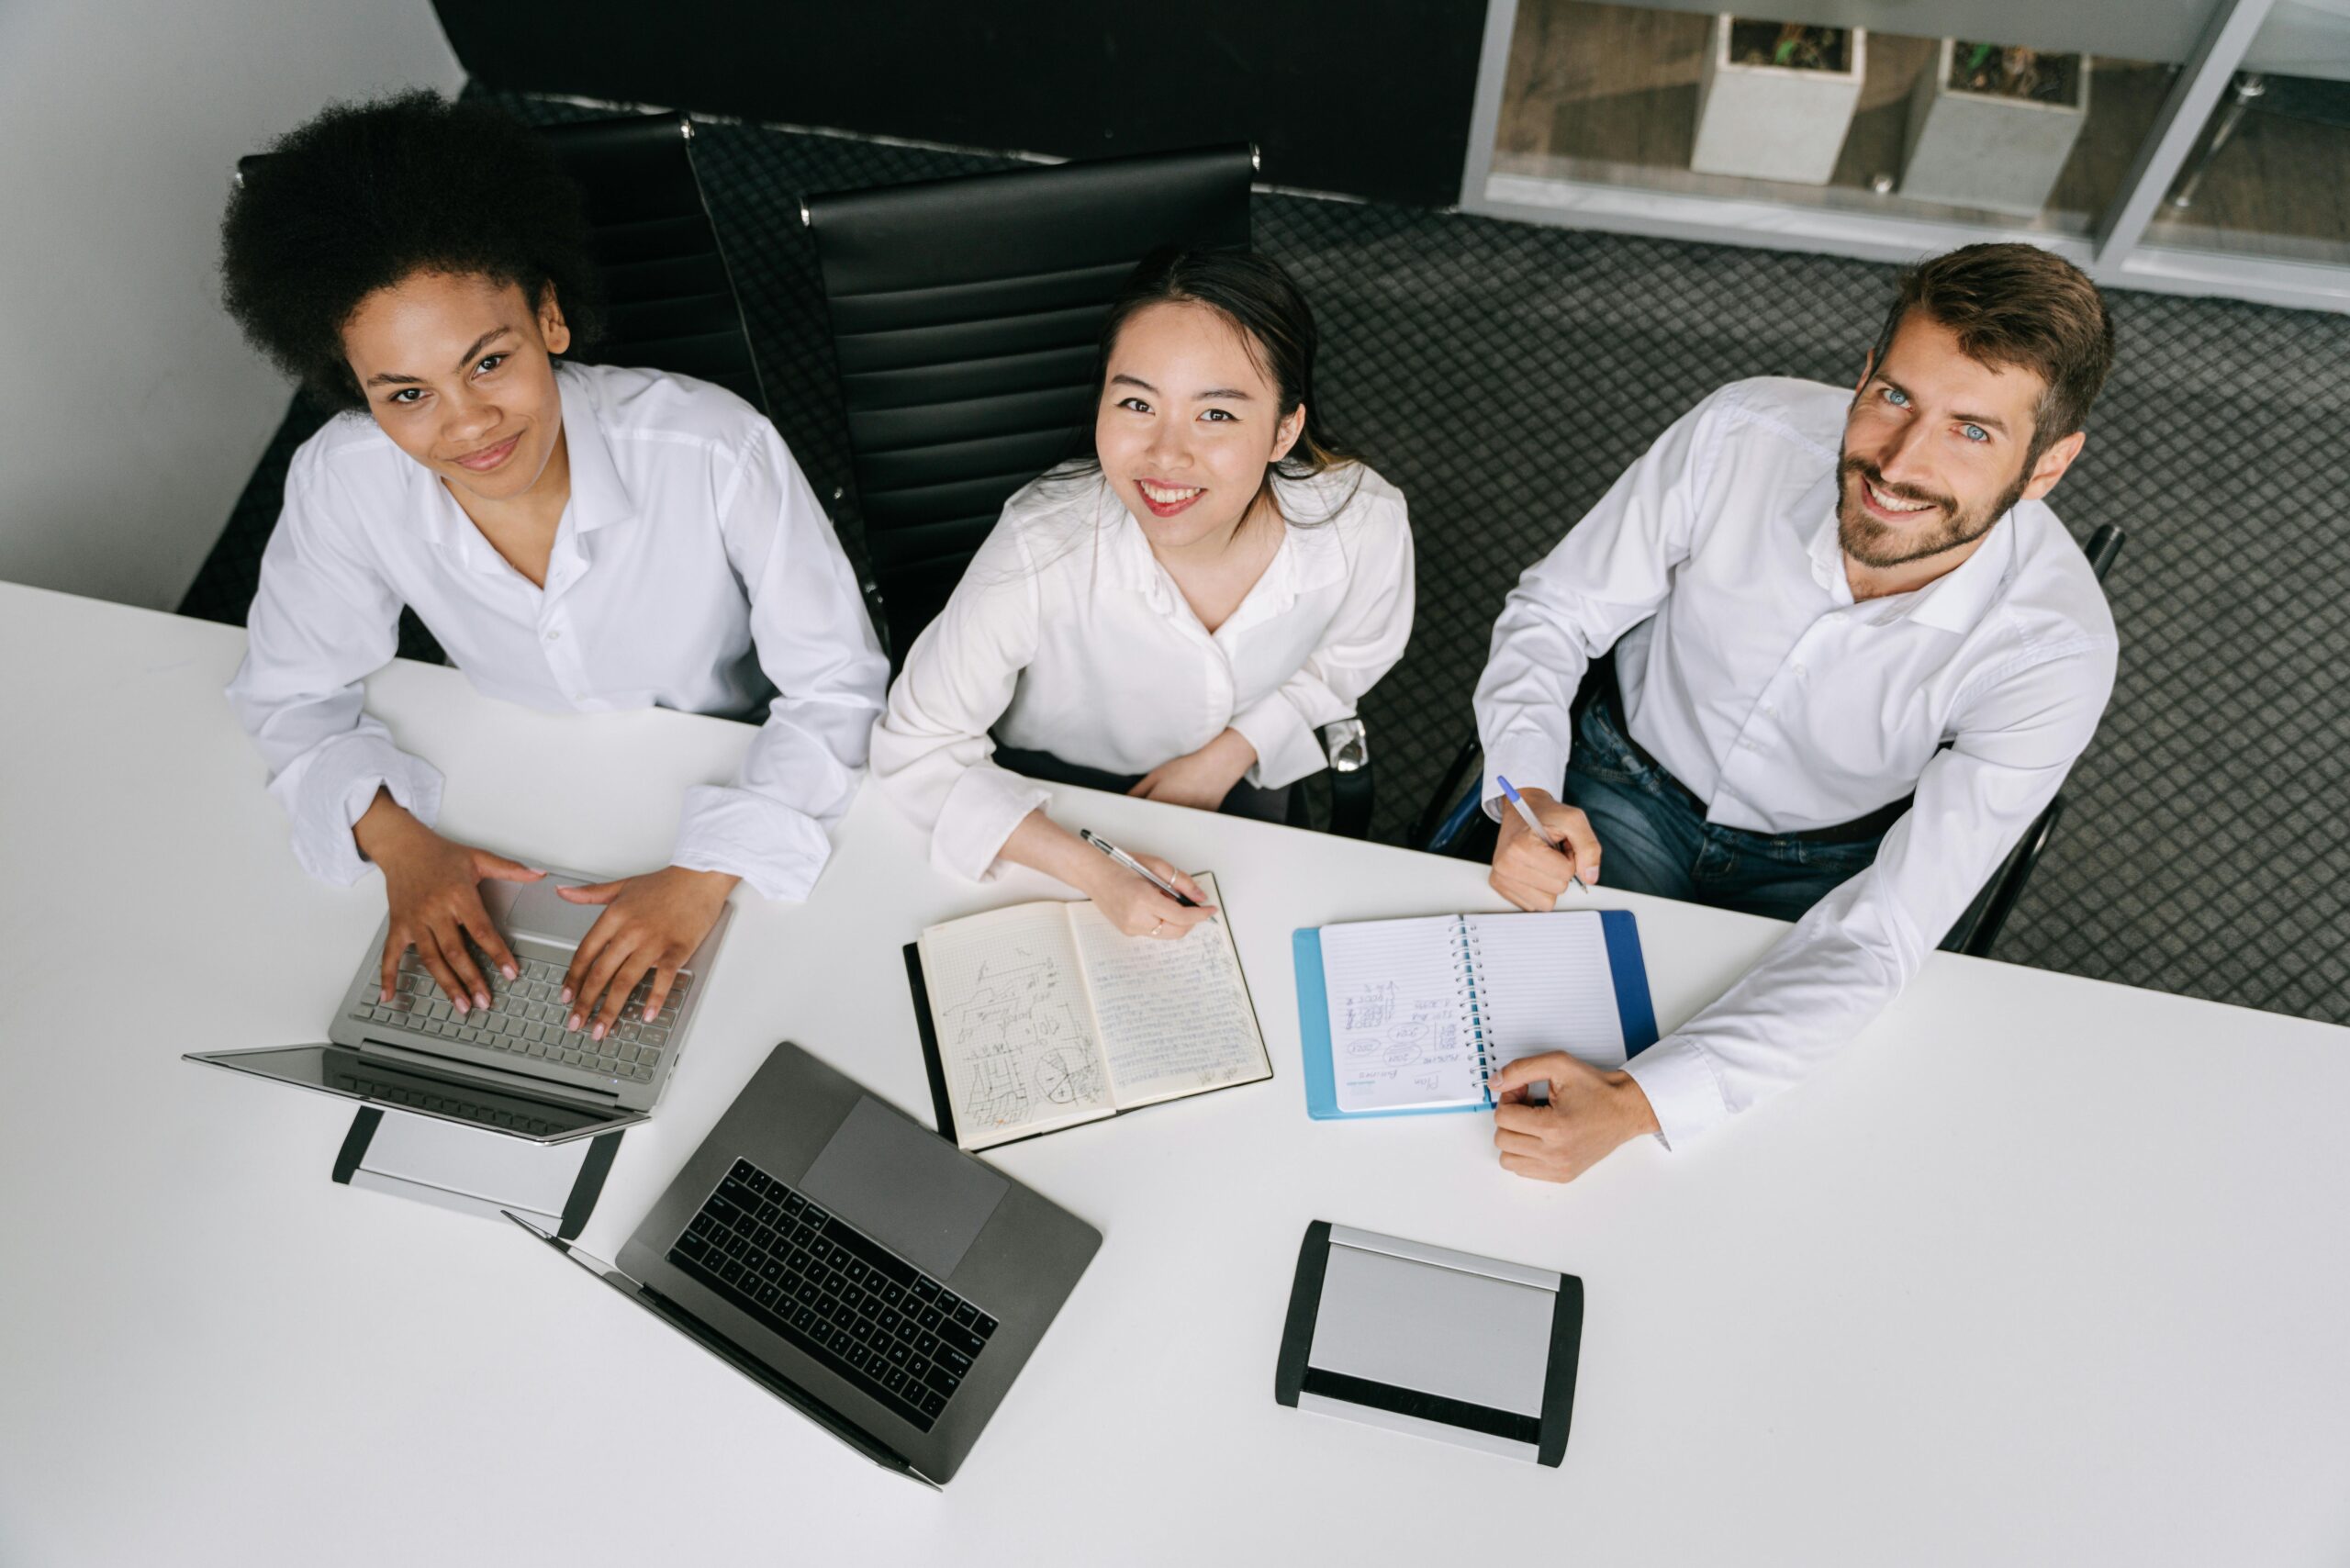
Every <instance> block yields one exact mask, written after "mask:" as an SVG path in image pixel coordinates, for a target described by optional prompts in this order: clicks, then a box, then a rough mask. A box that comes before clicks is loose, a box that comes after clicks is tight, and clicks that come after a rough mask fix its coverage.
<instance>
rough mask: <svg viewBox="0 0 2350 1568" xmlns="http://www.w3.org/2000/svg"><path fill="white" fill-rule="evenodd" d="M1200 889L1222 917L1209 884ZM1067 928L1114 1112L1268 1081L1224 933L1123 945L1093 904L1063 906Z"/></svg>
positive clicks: (1228, 933) (1218, 923) (1208, 880)
mask: <svg viewBox="0 0 2350 1568" xmlns="http://www.w3.org/2000/svg"><path fill="white" fill-rule="evenodd" d="M1198 881H1199V883H1200V886H1201V889H1202V890H1203V891H1204V892H1206V894H1207V895H1208V899H1207V902H1210V903H1212V904H1215V905H1217V906H1218V907H1219V908H1220V907H1222V905H1223V903H1224V898H1223V895H1222V894H1220V893H1219V892H1217V890H1216V886H1215V879H1214V877H1212V876H1209V875H1207V874H1206V873H1204V872H1203V873H1202V874H1201V875H1200V877H1199V878H1198ZM1069 929H1070V930H1071V932H1072V933H1073V934H1074V935H1075V937H1076V941H1077V951H1078V955H1079V958H1080V961H1081V962H1082V963H1083V964H1084V966H1085V978H1086V984H1087V989H1088V991H1090V992H1091V996H1092V1000H1093V1010H1094V1014H1095V1016H1096V1017H1097V1018H1098V1019H1099V1021H1100V1023H1101V1027H1102V1048H1103V1052H1104V1054H1105V1055H1106V1057H1107V1058H1108V1060H1109V1065H1110V1079H1111V1088H1112V1092H1113V1094H1114V1096H1115V1098H1116V1101H1117V1103H1118V1106H1119V1108H1120V1109H1122V1110H1123V1109H1126V1108H1129V1107H1132V1106H1136V1105H1147V1104H1150V1103H1154V1102H1156V1101H1159V1100H1172V1099H1176V1098H1179V1097H1180V1096H1182V1095H1185V1094H1197V1093H1199V1092H1201V1091H1203V1090H1207V1089H1221V1088H1224V1087H1225V1085H1227V1084H1233V1083H1248V1082H1254V1081H1256V1080H1258V1079H1260V1078H1270V1077H1271V1076H1272V1062H1271V1060H1270V1058H1268V1056H1267V1055H1266V1053H1265V1039H1264V1036H1262V1035H1261V1034H1260V1033H1259V1032H1258V1028H1257V1013H1256V1009H1255V1008H1253V1007H1251V1006H1250V1005H1249V1002H1248V984H1247V982H1246V981H1244V980H1242V979H1241V975H1240V955H1239V953H1238V952H1237V950H1236V949H1235V948H1234V947H1233V945H1232V927H1231V926H1230V925H1229V924H1225V922H1224V921H1223V920H1222V919H1218V920H1215V921H1213V922H1209V923H1206V924H1200V925H1195V926H1193V927H1192V930H1191V933H1190V935H1186V936H1184V937H1182V938H1181V939H1180V940H1178V941H1173V942H1169V941H1164V940H1161V939H1160V938H1158V937H1155V936H1128V935H1125V933H1123V932H1121V931H1120V930H1119V929H1118V928H1117V927H1116V926H1114V925H1112V924H1110V922H1109V920H1108V918H1107V917H1106V916H1104V915H1103V914H1102V912H1101V911H1099V910H1097V909H1095V908H1094V907H1093V906H1092V905H1091V904H1090V903H1080V904H1071V905H1069Z"/></svg>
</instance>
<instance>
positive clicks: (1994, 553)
mask: <svg viewBox="0 0 2350 1568" xmlns="http://www.w3.org/2000/svg"><path fill="white" fill-rule="evenodd" d="M2016 528H2017V523H2016V514H2015V512H2014V511H2013V510H2009V512H2008V514H2007V515H2006V516H2004V517H2002V518H2000V519H1999V521H1997V522H1995V523H1993V524H1992V525H1991V532H1988V533H1986V534H1985V535H1984V536H1983V543H1980V544H1978V545H1976V546H1975V554H1972V555H1969V556H1968V557H1967V558H1966V559H1965V560H1964V561H1961V562H1960V563H1959V564H1958V565H1957V566H1954V567H1953V568H1952V569H1951V570H1949V571H1947V572H1945V573H1943V574H1942V576H1941V577H1936V578H1935V579H1934V580H1933V581H1932V582H1930V583H1928V584H1927V585H1926V586H1925V587H1924V588H1919V590H1918V591H1917V594H1916V596H1915V597H1914V598H1912V599H1911V600H1910V602H1909V611H1908V615H1909V619H1910V620H1912V621H1914V622H1917V623H1918V624H1919V625H1920V626H1932V627H1936V628H1939V629H1940V630H1942V631H1944V632H1964V631H1967V630H1968V629H1970V628H1971V627H1973V626H1974V625H1975V622H1978V621H1980V620H1982V619H1983V613H1984V611H1986V610H1989V609H1990V608H1991V600H1992V598H1993V597H1994V596H1995V595H1997V593H1998V591H1999V588H2001V586H2002V585H2004V584H2005V583H2006V582H2007V580H2008V577H2009V571H2010V570H2011V568H2012V567H2013V566H2014V565H2015V559H2016Z"/></svg>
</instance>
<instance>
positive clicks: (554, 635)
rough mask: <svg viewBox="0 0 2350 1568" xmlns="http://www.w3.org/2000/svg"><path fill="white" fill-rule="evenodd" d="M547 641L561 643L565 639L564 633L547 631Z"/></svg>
mask: <svg viewBox="0 0 2350 1568" xmlns="http://www.w3.org/2000/svg"><path fill="white" fill-rule="evenodd" d="M547 641H548V642H550V643H560V642H562V641H563V633H560V632H550V633H547Z"/></svg>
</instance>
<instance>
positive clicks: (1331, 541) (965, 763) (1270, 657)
mask: <svg viewBox="0 0 2350 1568" xmlns="http://www.w3.org/2000/svg"><path fill="white" fill-rule="evenodd" d="M1276 483H1277V490H1276V494H1277V496H1278V497H1279V498H1280V501H1281V511H1282V514H1283V516H1285V517H1287V518H1289V519H1290V520H1292V521H1290V524H1289V527H1288V529H1287V532H1286V533H1285V535H1284V537H1283V539H1282V541H1281V545H1280V547H1279V548H1278V549H1277V550H1276V551H1275V552H1274V554H1273V558H1272V561H1271V562H1270V565H1268V566H1266V568H1265V573H1264V576H1263V577H1259V579H1258V580H1257V584H1256V586H1255V587H1253V588H1250V589H1249V590H1248V597H1247V598H1246V599H1242V600H1241V602H1240V605H1239V608H1237V610H1234V611H1233V612H1232V614H1231V616H1230V617H1229V618H1228V619H1227V620H1225V622H1224V624H1223V625H1221V626H1219V627H1217V628H1216V629H1215V631H1214V632H1213V633H1211V632H1210V631H1208V629H1207V628H1206V627H1205V626H1203V624H1201V622H1200V618H1199V617H1198V616H1197V615H1196V614H1194V613H1193V612H1192V607H1191V605H1190V604H1189V603H1188V602H1187V601H1186V600H1185V599H1184V598H1183V595H1182V591H1181V589H1180V588H1177V587H1176V586H1175V581H1174V579H1173V578H1172V577H1169V576H1168V574H1167V569H1166V567H1164V566H1160V565H1159V563H1158V557H1157V556H1155V555H1153V554H1151V553H1150V545H1149V543H1148V541H1147V540H1146V539H1145V538H1144V536H1143V532H1142V526H1141V524H1139V523H1137V522H1136V521H1135V520H1134V517H1133V515H1132V514H1131V513H1129V512H1128V511H1127V510H1126V509H1125V505H1124V504H1123V503H1122V502H1120V501H1119V499H1118V498H1117V495H1116V493H1115V492H1114V491H1113V489H1112V488H1111V487H1110V486H1109V484H1108V482H1107V481H1106V480H1104V479H1102V477H1101V476H1099V475H1093V474H1084V473H1079V472H1070V471H1056V472H1055V473H1053V474H1049V475H1046V476H1045V477H1044V478H1041V479H1038V480H1036V481H1035V482H1034V483H1033V484H1030V485H1029V486H1027V487H1025V488H1024V489H1022V490H1021V491H1020V492H1019V493H1018V494H1017V495H1015V496H1013V498H1012V499H1011V500H1009V501H1007V502H1006V503H1004V509H1003V516H1002V519H1001V520H999V521H997V523H996V526H995V529H994V532H991V533H990V534H989V535H988V538H987V542H986V543H984V544H982V545H981V546H980V547H979V553H978V554H977V555H976V556H974V557H973V559H972V562H971V565H970V568H969V569H968V571H967V572H965V573H964V575H963V580H962V582H961V583H960V584H959V585H957V588H956V589H955V593H954V595H953V597H952V598H950V599H948V600H947V602H946V609H945V610H942V611H940V613H939V616H938V619H937V620H936V621H934V622H931V624H930V625H929V627H928V628H926V629H925V630H924V631H923V634H922V635H921V636H920V637H919V638H917V639H915V642H914V645H913V647H912V649H911V650H910V651H909V652H908V653H907V655H906V663H905V668H904V671H903V672H902V673H901V675H900V676H899V677H898V682H897V685H896V686H894V687H893V688H891V689H890V702H889V707H888V710H887V711H885V712H884V713H883V715H882V718H881V722H880V723H879V724H878V725H877V726H876V727H875V730H874V732H873V776H874V778H875V779H876V780H877V781H878V783H879V784H880V785H881V787H882V789H883V790H884V791H885V792H886V793H888V795H889V796H890V798H891V799H892V800H893V801H896V802H897V803H898V805H899V806H900V807H901V809H903V810H904V811H905V812H907V814H908V815H910V816H912V818H913V819H914V820H915V821H916V822H918V823H922V824H923V825H924V826H926V827H928V828H929V829H930V830H931V862H932V864H934V865H935V866H937V867H939V868H941V869H944V870H949V871H953V872H956V873H958V874H960V875H962V876H965V877H969V878H973V879H986V878H987V877H988V876H989V875H990V869H991V868H992V866H993V864H994V861H995V858H996V855H997V853H998V851H1000V850H1001V849H1002V847H1003V843H1004V840H1005V839H1007V838H1009V837H1010V836H1011V835H1012V831H1013V828H1015V827H1017V826H1018V825H1019V823H1020V821H1021V819H1022V818H1024V817H1025V816H1026V815H1027V814H1028V813H1029V812H1031V811H1034V810H1035V808H1036V807H1038V806H1040V805H1042V804H1043V803H1044V802H1045V801H1046V792H1045V791H1044V790H1042V789H1040V788H1038V787H1037V786H1036V784H1035V782H1034V781H1033V780H1031V779H1027V778H1021V777H1019V776H1017V775H1015V774H1013V773H1010V772H1008V771H1006V770H1005V769H1003V768H1002V767H997V766H996V765H995V764H994V763H993V762H991V761H990V756H992V754H993V752H994V749H995V744H996V743H997V742H1001V743H1002V744H1003V745H1007V746H1012V747H1015V748H1018V749H1021V750H1032V751H1044V752H1050V753H1051V754H1052V755H1054V756H1057V757H1059V758H1060V759H1061V760H1063V761H1065V762H1072V763H1076V764H1078V765H1080V766H1081V767H1097V768H1101V769H1103V770H1104V771H1107V772H1111V773H1119V774H1142V773H1147V772H1149V771H1150V770H1151V769H1152V768H1154V767H1158V766H1159V765H1160V764H1161V763H1165V762H1171V761H1173V760H1174V759H1175V758H1176V757H1179V756H1184V755H1186V754H1187V753H1190V752H1194V751H1197V750H1199V749H1200V747H1202V746H1203V745H1207V743H1208V742H1210V741H1212V740H1214V738H1215V737H1216V736H1217V735H1219V734H1223V733H1224V731H1225V729H1226V728H1227V727H1229V728H1232V729H1236V730H1238V731H1239V732H1240V733H1241V734H1243V735H1245V736H1247V737H1248V743H1249V745H1253V746H1254V747H1256V749H1257V761H1256V764H1255V765H1254V766H1253V767H1250V768H1249V770H1248V780H1249V782H1251V783H1253V784H1256V785H1258V786H1259V787H1260V788H1265V789H1277V788H1279V787H1281V785H1284V784H1289V783H1292V782H1294V781H1296V780H1297V779H1300V778H1305V777H1306V776H1307V775H1308V774H1311V773H1313V772H1315V771H1316V770H1317V769H1319V768H1321V767H1324V766H1325V760H1324V757H1323V753H1322V746H1321V743H1320V741H1319V739H1318V737H1317V736H1316V735H1315V731H1316V730H1317V729H1319V728H1320V727H1321V726H1322V725H1324V724H1326V723H1329V722H1332V721H1333V720H1337V719H1343V718H1347V717H1348V716H1350V715H1352V714H1353V712H1354V711H1355V703H1356V702H1357V701H1358V700H1360V698H1361V697H1362V694H1363V693H1364V692H1366V691H1368V690H1370V689H1371V686H1372V685H1373V683H1375V682H1376V681H1377V680H1378V679H1379V678H1380V677H1381V676H1382V675H1384V674H1386V673H1387V671H1388V670H1389V669H1390V668H1391V667H1393V665H1394V663H1395V661H1396V660H1397V659H1398V658H1400V657H1402V656H1403V653H1404V644H1405V643H1406V642H1407V641H1408V640H1409V639H1410V637H1411V633H1412V530H1411V522H1410V520H1409V518H1408V517H1407V516H1406V515H1405V512H1404V497H1403V495H1402V493H1401V492H1400V491H1398V490H1397V489H1396V488H1395V487H1394V486H1393V485H1390V484H1389V483H1388V482H1387V481H1386V480H1384V479H1382V478H1381V477H1380V476H1378V475H1377V474H1376V473H1373V472H1372V471H1371V469H1370V468H1369V467H1367V466H1364V465H1360V464H1356V465H1347V466H1344V467H1342V468H1339V469H1336V470H1333V471H1331V472H1329V473H1326V474H1322V475H1318V476H1315V477H1313V478H1309V479H1304V480H1297V481H1288V480H1282V481H1277V482H1276ZM1334 509H1335V514H1334ZM1325 519H1326V520H1327V521H1324V520H1325ZM990 732H992V737H993V738H992V739H990Z"/></svg>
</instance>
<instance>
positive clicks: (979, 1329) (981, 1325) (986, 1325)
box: [971, 1312, 995, 1341]
mask: <svg viewBox="0 0 2350 1568" xmlns="http://www.w3.org/2000/svg"><path fill="white" fill-rule="evenodd" d="M971 1332H972V1333H974V1334H977V1335H978V1336H979V1338H980V1339H981V1340H982V1341H984V1340H985V1339H986V1338H987V1337H988V1336H989V1335H990V1334H992V1333H994V1332H995V1319H994V1318H992V1317H990V1316H988V1315H987V1314H986V1313H984V1312H982V1313H980V1314H979V1319H978V1321H976V1322H974V1323H973V1324H972V1325H971Z"/></svg>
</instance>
